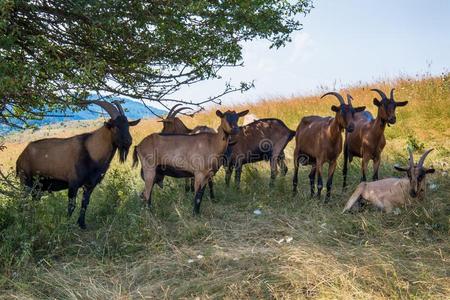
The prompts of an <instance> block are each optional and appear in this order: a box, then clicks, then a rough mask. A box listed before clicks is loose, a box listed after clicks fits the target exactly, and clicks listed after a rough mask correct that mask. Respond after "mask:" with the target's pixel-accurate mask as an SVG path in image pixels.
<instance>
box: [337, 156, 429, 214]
mask: <svg viewBox="0 0 450 300" xmlns="http://www.w3.org/2000/svg"><path fill="white" fill-rule="evenodd" d="M432 150H433V149H430V150H428V151H426V152H425V153H424V154H423V155H422V157H421V158H420V160H419V162H418V163H417V165H414V158H413V155H412V152H411V151H409V167H408V168H401V167H397V166H395V169H397V170H399V171H403V172H406V174H407V177H404V178H386V179H382V180H378V181H372V182H361V183H360V184H359V185H358V187H357V188H356V190H355V192H354V193H353V194H352V196H351V197H350V199H349V200H348V202H347V204H346V205H345V208H344V210H343V212H346V211H348V210H350V209H351V208H352V207H354V206H356V205H359V206H361V204H364V202H369V203H371V204H372V205H374V206H376V207H377V208H379V209H381V210H384V211H386V212H391V211H392V209H393V208H394V207H398V206H402V205H405V204H409V203H410V202H411V201H412V200H413V199H415V198H419V199H423V198H424V197H425V191H426V180H425V176H426V174H431V173H434V169H433V168H431V169H427V168H425V167H424V166H423V163H424V161H425V158H426V157H427V155H428V154H429V153H430V152H431V151H432Z"/></svg>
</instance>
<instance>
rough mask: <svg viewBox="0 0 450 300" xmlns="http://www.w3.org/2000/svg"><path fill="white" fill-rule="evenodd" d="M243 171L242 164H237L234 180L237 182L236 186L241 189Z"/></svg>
mask: <svg viewBox="0 0 450 300" xmlns="http://www.w3.org/2000/svg"><path fill="white" fill-rule="evenodd" d="M241 173H242V164H239V165H237V166H236V171H235V174H234V176H235V177H234V182H235V184H236V188H237V189H240V187H241Z"/></svg>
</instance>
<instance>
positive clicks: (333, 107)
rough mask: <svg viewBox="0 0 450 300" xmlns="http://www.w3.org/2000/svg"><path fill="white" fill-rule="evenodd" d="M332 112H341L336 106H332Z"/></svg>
mask: <svg viewBox="0 0 450 300" xmlns="http://www.w3.org/2000/svg"><path fill="white" fill-rule="evenodd" d="M331 110H332V111H334V112H338V111H339V107H337V106H336V105H333V106H331Z"/></svg>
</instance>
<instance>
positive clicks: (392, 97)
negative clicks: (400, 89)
mask: <svg viewBox="0 0 450 300" xmlns="http://www.w3.org/2000/svg"><path fill="white" fill-rule="evenodd" d="M394 91H395V88H393V89H392V90H391V97H390V98H391V100H392V101H394Z"/></svg>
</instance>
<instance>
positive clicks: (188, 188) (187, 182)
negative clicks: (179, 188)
mask: <svg viewBox="0 0 450 300" xmlns="http://www.w3.org/2000/svg"><path fill="white" fill-rule="evenodd" d="M190 179H191V178H185V179H184V191H185V192H186V193H189V192H190V191H191V182H190Z"/></svg>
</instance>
